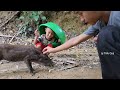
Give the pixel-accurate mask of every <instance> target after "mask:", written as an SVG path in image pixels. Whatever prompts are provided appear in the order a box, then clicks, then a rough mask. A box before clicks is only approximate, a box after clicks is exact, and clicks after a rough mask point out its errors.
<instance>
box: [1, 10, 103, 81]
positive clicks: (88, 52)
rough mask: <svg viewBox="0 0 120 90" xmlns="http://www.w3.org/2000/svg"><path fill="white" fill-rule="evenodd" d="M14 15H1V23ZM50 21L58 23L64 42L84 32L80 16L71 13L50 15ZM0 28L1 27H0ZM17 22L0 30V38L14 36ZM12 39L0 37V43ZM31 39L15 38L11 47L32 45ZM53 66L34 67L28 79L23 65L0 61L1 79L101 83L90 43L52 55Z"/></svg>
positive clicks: (98, 67)
mask: <svg viewBox="0 0 120 90" xmlns="http://www.w3.org/2000/svg"><path fill="white" fill-rule="evenodd" d="M9 13H15V11H8V12H7V11H1V12H0V14H1V17H0V18H3V17H4V19H0V20H1V22H5V20H6V18H9V17H10V16H11V15H10V14H9ZM50 16H51V17H49V21H54V22H56V23H58V24H59V25H60V26H62V28H63V29H64V30H65V31H66V34H67V38H68V39H69V38H72V37H74V36H76V35H79V34H80V33H81V32H82V31H81V30H84V29H85V28H86V26H81V24H80V21H79V14H78V13H75V12H72V11H71V12H70V11H68V12H67V11H64V12H63V11H62V12H57V13H56V12H52V13H51V15H50ZM0 24H1V23H0ZM19 24H21V22H20V21H17V20H11V21H10V22H9V23H8V24H6V25H5V26H4V27H2V28H1V31H0V35H11V36H14V34H16V32H17V30H18V28H17V25H19ZM11 38H12V37H3V36H1V37H0V41H1V42H0V43H8V42H9V41H10V40H11ZM32 40H33V38H29V39H26V38H21V37H16V38H15V39H14V40H13V41H12V44H24V45H27V44H32ZM49 57H50V58H52V60H53V62H54V63H55V66H54V67H53V68H48V67H45V66H42V65H38V64H36V63H33V68H34V69H35V70H36V74H35V75H34V76H31V74H30V73H28V69H27V66H26V64H25V63H24V62H7V61H6V60H2V61H0V79H101V68H100V63H99V58H98V54H97V50H96V47H95V44H94V42H93V41H92V39H90V40H88V41H86V42H83V43H81V44H79V45H77V46H75V47H72V48H70V49H68V50H64V51H61V52H58V53H55V54H50V55H49Z"/></svg>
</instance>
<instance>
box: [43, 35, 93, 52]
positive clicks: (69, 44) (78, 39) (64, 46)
mask: <svg viewBox="0 0 120 90" xmlns="http://www.w3.org/2000/svg"><path fill="white" fill-rule="evenodd" d="M91 37H92V35H86V34H81V35H79V36H76V37H74V38H71V39H70V40H68V41H66V42H65V43H64V44H62V45H60V46H58V47H56V48H50V47H46V48H44V49H43V54H46V53H55V52H59V51H62V50H66V49H68V48H71V47H73V46H75V45H77V44H79V43H81V42H83V41H86V40H87V39H89V38H91Z"/></svg>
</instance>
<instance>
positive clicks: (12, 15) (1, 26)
mask: <svg viewBox="0 0 120 90" xmlns="http://www.w3.org/2000/svg"><path fill="white" fill-rule="evenodd" d="M19 12H20V11H16V12H15V14H14V15H12V16H11V17H10V18H9V19H8V20H6V21H5V22H4V23H2V25H1V26H0V28H2V27H3V26H4V25H6V24H7V23H8V22H9V21H10V20H11V19H12V18H13V17H15V16H16V15H17V14H18V13H19Z"/></svg>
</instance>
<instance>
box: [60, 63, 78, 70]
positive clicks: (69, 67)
mask: <svg viewBox="0 0 120 90" xmlns="http://www.w3.org/2000/svg"><path fill="white" fill-rule="evenodd" d="M79 65H80V64H77V65H74V66H73V65H72V66H68V67H65V68H61V69H59V70H58V71H63V70H67V69H71V68H74V67H78V66H79Z"/></svg>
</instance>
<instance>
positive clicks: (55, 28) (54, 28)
mask: <svg viewBox="0 0 120 90" xmlns="http://www.w3.org/2000/svg"><path fill="white" fill-rule="evenodd" d="M45 27H49V28H50V29H51V30H52V31H53V32H54V33H55V38H57V39H60V41H61V43H62V44H63V43H65V41H66V34H65V32H64V31H63V30H62V29H61V28H60V26H59V25H57V24H56V23H53V22H47V23H45V24H40V25H39V27H38V30H39V32H40V35H42V34H45Z"/></svg>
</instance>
